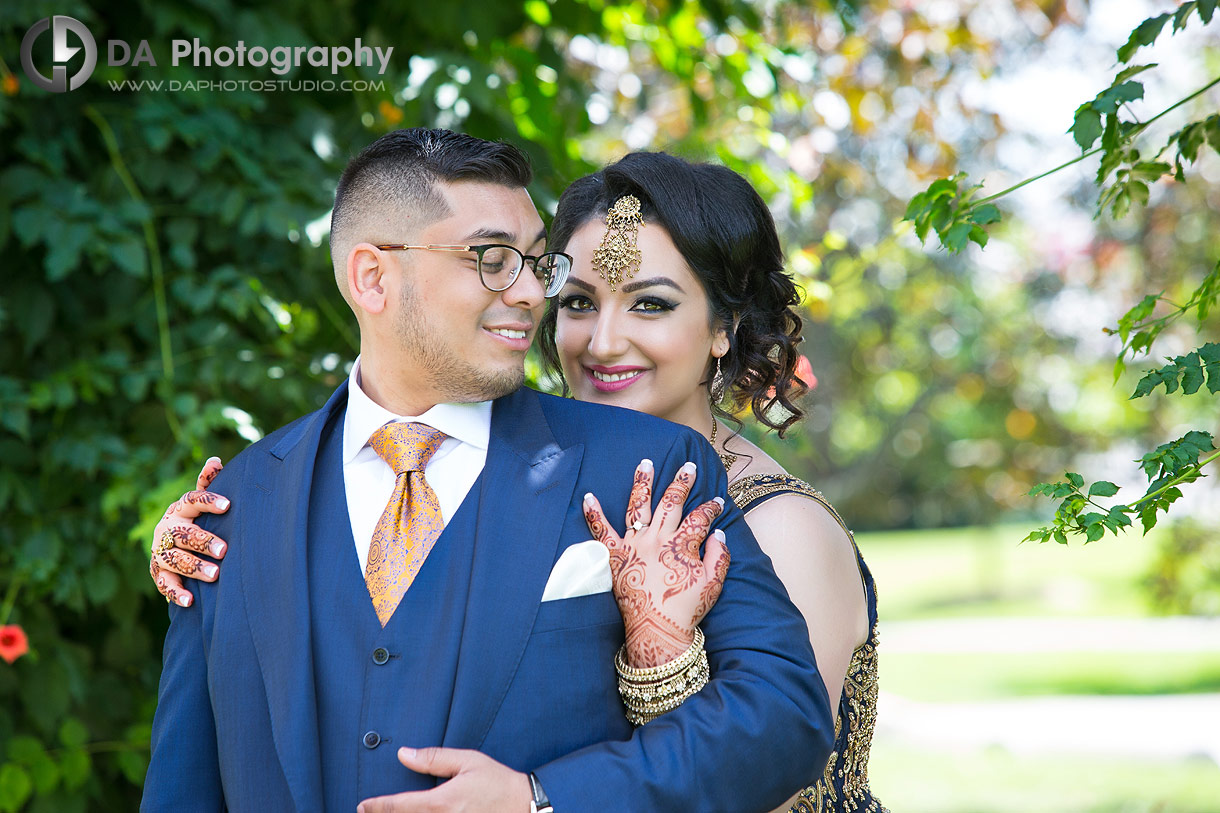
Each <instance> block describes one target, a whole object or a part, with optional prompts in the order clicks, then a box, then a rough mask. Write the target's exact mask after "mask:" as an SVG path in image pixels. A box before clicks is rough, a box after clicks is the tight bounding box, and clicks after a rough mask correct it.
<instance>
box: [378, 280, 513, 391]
mask: <svg viewBox="0 0 1220 813" xmlns="http://www.w3.org/2000/svg"><path fill="white" fill-rule="evenodd" d="M401 305H402V307H401V308H400V309H399V317H398V325H397V327H398V335H399V337H400V339H401V340H402V348H403V352H406V353H410V354H412V355H413V356H415V358H416V360H417V361H418V363H419V366H420V369H423V370H425V371H426V372H425V375H426V376H427V378H428V384H429V385H430V386H431V387H432V388H433V389H434V390H436V391H437V392H438V393H440V394H441V396H442V397H443V399H444V401H443V402H444V403H459V404H469V403H475V402H478V401H492V400H495V399H496V398H500V397H502V396H505V395H508V394H509V393H511V392H513V391H515V390H517V389H519V388H520V387H521V385H522V384H524V383H525V366H524V362H523V363H522V364H521V365H519V366H517V367H516V368H515V369H513V370H486V369H481V368H479V367H477V366H475V365H474V364H471V363H470V362H469V361H467V360H465V359H462V358H459V357H458V355H457V354H456V353H455V352H454V351H453V349H452V348H451V347H450V346H449V344H448V343H447V342H446V341H445V336H444V332H443V331H439V330H435V329H433V328H432V326H431V324H430V322H429V321H428V314H427V310H426V308H424V307H422V306H421V305H420V304H419V302H418V300H417V299H416V297H415V288H414V286H412V285H409V284H407V285H404V286H403V289H402V300H401Z"/></svg>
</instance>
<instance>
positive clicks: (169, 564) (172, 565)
mask: <svg viewBox="0 0 1220 813" xmlns="http://www.w3.org/2000/svg"><path fill="white" fill-rule="evenodd" d="M157 557H158V558H159V559H160V560H161V562H162V563H163V565H164V567H165V568H166V569H168V570H172V571H174V572H175V573H179V574H181V575H183V576H194V575H195V574H196V573H198V572H199V570H200V569H201V568H202V567H203V562H202V561H200V560H199V559H198V558H197V557H195V556H192V555H191V554H189V553H184V552H182V551H180V550H178V549H177V548H168V549H166V550H163V551H161V552H160V553H158V554H157Z"/></svg>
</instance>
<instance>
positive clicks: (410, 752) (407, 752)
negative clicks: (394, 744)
mask: <svg viewBox="0 0 1220 813" xmlns="http://www.w3.org/2000/svg"><path fill="white" fill-rule="evenodd" d="M398 753H400V754H402V755H403V756H404V757H406V758H407V759H415V749H414V748H408V747H407V746H405V745H404V746H403V747H402V748H399V749H398Z"/></svg>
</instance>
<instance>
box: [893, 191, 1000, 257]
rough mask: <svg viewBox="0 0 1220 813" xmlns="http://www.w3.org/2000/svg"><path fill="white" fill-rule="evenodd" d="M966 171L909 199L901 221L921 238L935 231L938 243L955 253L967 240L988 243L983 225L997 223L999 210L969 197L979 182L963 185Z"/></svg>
mask: <svg viewBox="0 0 1220 813" xmlns="http://www.w3.org/2000/svg"><path fill="white" fill-rule="evenodd" d="M965 179H966V175H965V173H958V174H957V175H954V176H953V177H951V178H942V179H940V180H938V181H933V182H932V184H931V185H930V186H929V187H928V188H927V190H926V191H924V192H920V193H919V194H918V195H916V196H915V197H913V198H911V203H910V204H909V205H908V206H907V211H906V214H905V215H904V216H903V220H907V221H910V222H911V223H914V224H915V234H916V235H918V236H919V239H920V241H921V242H922V241H924V240H926V239H927V237H928V231H929V230H934V231H935V232H936V234H937V236H938V237H939V238H940V244H941V245H942V246H944V247H945V248H946V249H948V250H949V251H950V252H952V253H954V254H957V253H959V252H961V250H962V249H963V248H965V247H966V243H967V242H968V241H973V242H975V243H978V245H979V246H980V247H983V246H986V245H987V231H986V230H985V229H984V228H983V226H987V225H990V224H992V223H998V222H1000V210H999V209H997V208H996V207H995V206H994V205H992V204H990V203H983V202H974V201H972V200H971V198H972V197H973V196H974V193H975V192H976V191H978V189H979V188H980V187H981V184H975V185H974V186H969V187H963V185H962V184H963V183H964V181H965Z"/></svg>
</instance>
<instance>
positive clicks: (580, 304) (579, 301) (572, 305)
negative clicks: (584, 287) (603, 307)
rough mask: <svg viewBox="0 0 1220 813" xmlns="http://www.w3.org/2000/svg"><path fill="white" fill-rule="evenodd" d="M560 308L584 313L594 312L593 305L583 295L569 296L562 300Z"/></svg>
mask: <svg viewBox="0 0 1220 813" xmlns="http://www.w3.org/2000/svg"><path fill="white" fill-rule="evenodd" d="M559 307H560V308H563V309H564V310H570V311H577V312H583V311H591V310H593V303H592V302H590V301H589V297H587V296H585V295H583V294H568V295H567V296H565V297H561V298H560V300H559Z"/></svg>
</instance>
